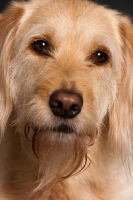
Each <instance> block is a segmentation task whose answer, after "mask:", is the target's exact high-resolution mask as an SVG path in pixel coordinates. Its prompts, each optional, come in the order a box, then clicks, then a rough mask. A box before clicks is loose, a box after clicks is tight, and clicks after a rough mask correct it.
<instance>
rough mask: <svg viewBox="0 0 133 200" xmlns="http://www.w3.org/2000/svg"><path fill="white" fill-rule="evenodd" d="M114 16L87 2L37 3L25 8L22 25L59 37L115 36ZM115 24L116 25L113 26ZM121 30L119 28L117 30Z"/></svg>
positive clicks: (40, 1)
mask: <svg viewBox="0 0 133 200" xmlns="http://www.w3.org/2000/svg"><path fill="white" fill-rule="evenodd" d="M113 16H114V13H113V11H109V10H108V9H106V8H104V7H102V6H99V5H96V4H94V3H92V2H89V1H84V0H73V1H72V0H64V1H61V0H56V1H52V0H48V1H46V0H33V2H32V4H29V5H26V6H25V13H24V15H23V17H22V19H21V21H20V24H21V25H22V26H23V25H25V22H26V21H27V23H28V24H29V27H30V28H32V27H33V28H34V27H35V26H37V25H39V27H40V28H41V27H42V29H43V27H44V28H46V27H48V28H50V29H51V30H53V31H56V33H58V34H60V33H61V34H62V35H64V34H65V33H67V32H71V31H73V32H77V33H78V32H80V34H81V33H84V34H85V33H88V32H91V33H92V34H93V32H95V33H96V32H103V33H105V34H106V33H107V34H108V35H109V34H110V33H111V28H112V24H113V26H114V21H115V22H116V20H113ZM112 21H113V23H112ZM116 27H117V26H116Z"/></svg>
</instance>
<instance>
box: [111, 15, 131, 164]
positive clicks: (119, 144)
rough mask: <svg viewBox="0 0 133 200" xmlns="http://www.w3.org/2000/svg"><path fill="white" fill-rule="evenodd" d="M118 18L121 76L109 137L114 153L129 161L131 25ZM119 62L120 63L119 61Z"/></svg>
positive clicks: (112, 111) (126, 20) (122, 18)
mask: <svg viewBox="0 0 133 200" xmlns="http://www.w3.org/2000/svg"><path fill="white" fill-rule="evenodd" d="M119 17H120V22H119V30H120V37H121V40H122V43H123V44H122V47H121V50H122V58H123V61H122V63H121V65H122V75H121V80H120V83H119V87H118V92H117V97H116V99H115V101H114V104H113V107H112V109H111V112H110V113H109V115H110V116H109V118H110V137H111V138H109V140H110V142H111V145H112V147H113V148H114V151H115V153H116V154H117V153H118V155H121V156H122V158H123V160H124V161H125V159H127V160H129V156H130V155H131V153H133V150H132V145H133V25H132V23H131V22H130V20H129V19H128V18H126V17H122V16H119ZM120 62H121V61H120Z"/></svg>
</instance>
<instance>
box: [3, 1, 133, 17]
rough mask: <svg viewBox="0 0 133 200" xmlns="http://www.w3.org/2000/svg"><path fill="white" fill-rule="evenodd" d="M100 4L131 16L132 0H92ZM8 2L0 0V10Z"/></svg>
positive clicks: (132, 14) (132, 11)
mask: <svg viewBox="0 0 133 200" xmlns="http://www.w3.org/2000/svg"><path fill="white" fill-rule="evenodd" d="M94 1H96V2H98V3H100V4H104V5H109V6H110V7H111V8H114V9H117V10H119V11H122V12H123V13H126V14H128V15H131V16H133V0H94ZM8 3H9V0H0V11H2V10H3V9H4V8H5V6H6V5H7V4H8Z"/></svg>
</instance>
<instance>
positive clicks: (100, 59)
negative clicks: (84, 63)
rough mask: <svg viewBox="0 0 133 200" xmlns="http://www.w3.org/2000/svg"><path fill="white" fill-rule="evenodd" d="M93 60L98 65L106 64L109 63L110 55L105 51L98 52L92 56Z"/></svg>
mask: <svg viewBox="0 0 133 200" xmlns="http://www.w3.org/2000/svg"><path fill="white" fill-rule="evenodd" d="M91 60H92V62H93V63H94V64H96V65H102V64H106V63H107V62H108V54H107V53H105V52H104V51H100V50H99V51H96V52H94V53H93V54H92V55H91Z"/></svg>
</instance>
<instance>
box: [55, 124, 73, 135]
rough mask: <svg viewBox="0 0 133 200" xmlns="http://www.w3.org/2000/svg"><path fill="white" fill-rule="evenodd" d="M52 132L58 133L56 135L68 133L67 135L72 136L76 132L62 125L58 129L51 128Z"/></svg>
mask: <svg viewBox="0 0 133 200" xmlns="http://www.w3.org/2000/svg"><path fill="white" fill-rule="evenodd" d="M51 131H52V132H56V133H66V134H70V133H73V132H74V129H73V128H72V127H70V126H68V125H66V124H61V125H59V126H57V127H53V128H51Z"/></svg>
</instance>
